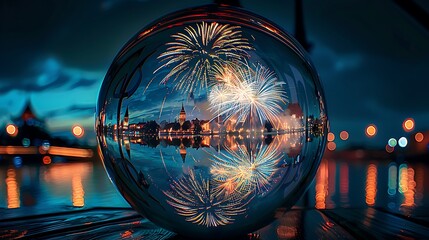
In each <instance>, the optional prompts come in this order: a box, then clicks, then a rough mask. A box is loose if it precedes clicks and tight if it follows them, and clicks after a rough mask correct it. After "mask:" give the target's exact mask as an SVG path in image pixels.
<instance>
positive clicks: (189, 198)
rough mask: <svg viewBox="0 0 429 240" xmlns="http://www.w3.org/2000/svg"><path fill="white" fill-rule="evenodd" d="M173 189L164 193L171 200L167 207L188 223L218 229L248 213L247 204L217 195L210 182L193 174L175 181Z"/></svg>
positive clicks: (168, 201) (199, 175)
mask: <svg viewBox="0 0 429 240" xmlns="http://www.w3.org/2000/svg"><path fill="white" fill-rule="evenodd" d="M171 188H172V190H171V191H165V192H164V194H165V195H166V196H167V197H168V198H169V200H167V203H168V204H170V205H171V206H173V207H174V209H175V210H176V211H177V213H178V214H179V215H181V216H184V217H186V218H185V220H186V221H188V222H192V223H195V224H198V225H204V226H206V227H217V226H222V225H227V224H230V223H232V222H233V221H234V219H235V217H236V216H238V215H240V214H243V213H244V212H245V211H246V208H245V206H246V203H242V202H241V201H236V200H233V199H226V198H224V197H222V196H220V195H218V194H215V189H214V188H213V187H212V182H211V181H210V179H207V178H204V177H203V176H201V174H198V175H196V174H195V172H194V171H190V172H189V175H185V177H183V178H181V179H179V180H177V181H173V182H172V184H171Z"/></svg>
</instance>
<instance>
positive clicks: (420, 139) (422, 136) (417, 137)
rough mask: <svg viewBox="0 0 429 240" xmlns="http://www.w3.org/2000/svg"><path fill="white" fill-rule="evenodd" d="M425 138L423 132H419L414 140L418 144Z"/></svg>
mask: <svg viewBox="0 0 429 240" xmlns="http://www.w3.org/2000/svg"><path fill="white" fill-rule="evenodd" d="M424 138H425V136H424V135H423V133H421V132H418V133H416V135H414V139H415V140H416V142H422V141H423V139H424Z"/></svg>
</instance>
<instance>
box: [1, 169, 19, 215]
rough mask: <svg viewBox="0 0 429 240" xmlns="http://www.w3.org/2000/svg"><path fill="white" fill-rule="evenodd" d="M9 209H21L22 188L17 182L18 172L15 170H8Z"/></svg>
mask: <svg viewBox="0 0 429 240" xmlns="http://www.w3.org/2000/svg"><path fill="white" fill-rule="evenodd" d="M5 182H6V191H7V208H19V207H20V206H21V200H20V188H19V184H18V182H17V180H16V171H15V169H13V168H10V169H8V170H7V177H6V180H5Z"/></svg>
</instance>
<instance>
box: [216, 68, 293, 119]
mask: <svg viewBox="0 0 429 240" xmlns="http://www.w3.org/2000/svg"><path fill="white" fill-rule="evenodd" d="M217 72H218V74H217V75H216V79H218V80H220V81H219V82H221V83H220V84H218V85H215V86H213V87H212V89H211V92H210V94H209V97H208V99H209V101H210V103H211V106H210V107H209V110H210V111H212V112H215V113H216V115H217V116H222V117H223V118H224V119H225V120H228V119H236V121H237V122H245V121H246V120H247V119H252V118H256V119H257V120H259V122H260V123H261V125H262V124H264V121H270V122H271V123H274V124H276V125H277V124H278V122H279V117H278V116H279V114H280V113H281V112H282V109H283V106H284V105H285V104H286V103H287V96H286V92H285V91H284V86H282V85H284V84H285V83H284V82H281V81H278V80H277V77H276V75H275V74H274V72H272V71H271V70H269V69H268V68H266V67H264V66H262V65H260V64H258V65H257V66H256V68H255V69H252V67H250V66H249V65H246V66H244V67H236V68H235V69H234V70H231V69H230V68H228V67H226V68H225V67H224V68H223V69H220V68H217Z"/></svg>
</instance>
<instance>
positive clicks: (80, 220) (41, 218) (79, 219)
mask: <svg viewBox="0 0 429 240" xmlns="http://www.w3.org/2000/svg"><path fill="white" fill-rule="evenodd" d="M140 219H141V216H140V215H138V214H137V213H136V212H135V211H133V210H131V209H115V208H113V209H109V208H94V209H87V210H81V211H72V212H66V213H58V214H43V215H37V216H26V217H18V218H9V219H2V220H1V221H0V239H1V238H9V237H8V236H10V237H13V236H20V235H23V236H25V237H30V238H39V237H40V238H42V237H46V236H49V235H55V234H56V233H62V234H63V235H64V232H72V231H77V230H84V229H88V228H96V227H101V226H105V225H109V224H117V223H120V222H124V221H136V220H140Z"/></svg>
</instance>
